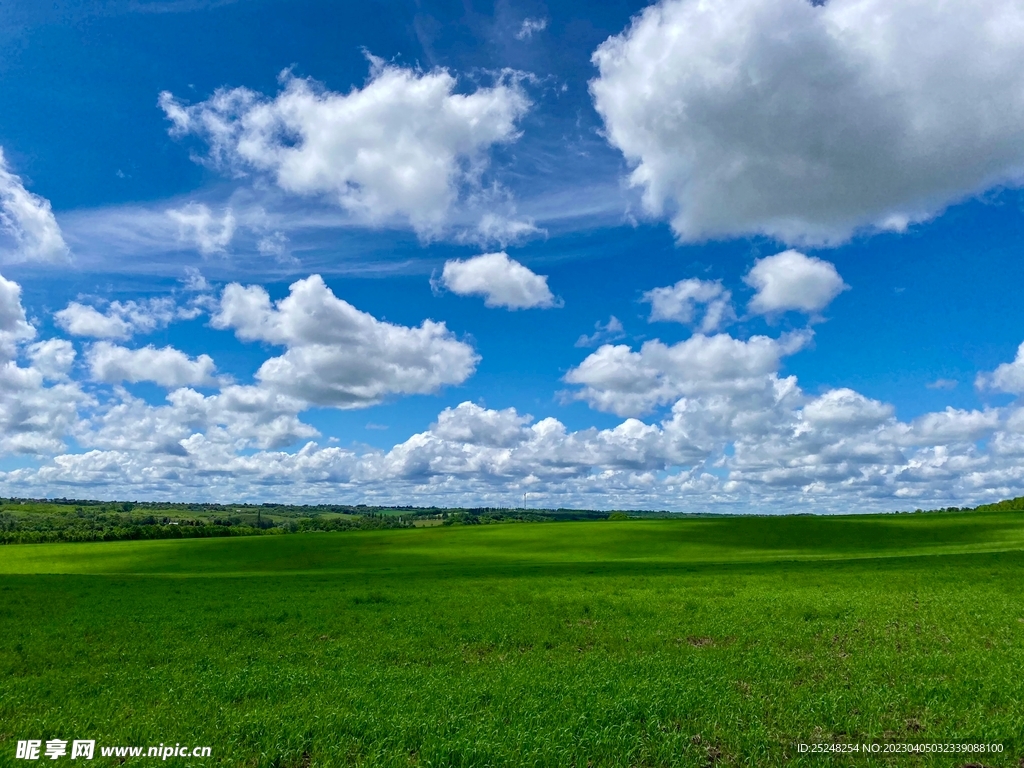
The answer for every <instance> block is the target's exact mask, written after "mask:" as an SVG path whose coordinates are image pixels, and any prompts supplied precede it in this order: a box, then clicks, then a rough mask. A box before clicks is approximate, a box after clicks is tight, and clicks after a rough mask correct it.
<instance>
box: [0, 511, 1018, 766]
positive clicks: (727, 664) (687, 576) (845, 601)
mask: <svg viewBox="0 0 1024 768" xmlns="http://www.w3.org/2000/svg"><path fill="white" fill-rule="evenodd" d="M1022 670H1024V515H1022V514H1021V513H1020V512H1000V511H992V512H973V513H948V514H928V515H889V516H879V517H843V518H813V517H788V518H737V519H723V518H718V519H692V520H643V521H640V520H630V521H624V522H613V521H602V522H578V523H559V524H544V525H528V524H517V525H513V524H508V525H493V526H455V527H437V528H424V529H415V530H413V529H400V530H381V531H354V532H346V533H305V534H294V535H290V536H261V537H251V538H222V539H193V540H164V541H118V542H105V543H76V544H39V545H19V546H8V547H3V548H0V765H17V764H22V765H26V764H28V763H25V762H24V761H18V760H15V759H14V754H15V750H14V744H15V742H16V740H18V739H27V738H37V739H43V740H45V739H49V738H69V739H70V738H89V739H96V740H97V741H98V742H100V743H105V744H125V745H150V744H157V743H159V742H168V743H173V742H180V743H182V744H197V745H209V746H211V747H212V748H213V757H212V758H206V759H203V760H198V759H196V760H191V759H189V760H183V759H177V760H176V759H174V758H172V759H170V760H168V762H176V763H177V764H179V765H182V764H193V765H249V766H312V765H317V766H344V765H364V766H410V765H416V766H467V767H468V766H474V767H475V766H580V767H581V768H582V767H583V766H595V767H596V766H620V765H622V766H676V765H679V766H707V765H712V764H718V765H749V766H762V765H783V764H791V765H936V766H938V765H943V766H945V765H949V766H954V765H955V766H963V765H966V764H971V763H976V764H983V765H986V766H1011V765H1013V766H1016V765H1018V762H1019V761H1020V759H1021V757H1022V756H1024V675H1022V674H1021V672H1022ZM810 742H817V743H827V742H853V743H879V744H881V743H892V742H915V743H930V742H973V743H979V742H984V743H999V744H1002V745H1003V751H1002V752H1001V753H997V754H986V755H978V756H971V755H948V754H943V755H936V754H917V755H905V754H904V755H896V756H894V755H890V756H885V755H876V756H874V757H868V756H865V755H864V754H863V753H861V754H857V755H846V756H830V757H827V758H822V757H820V756H814V755H802V754H800V753H799V752H798V747H797V745H798V744H800V743H810ZM97 762H98V763H102V762H104V761H103V760H102V759H100V758H97ZM108 762H109V761H108ZM129 762H130V763H133V764H139V765H142V764H146V763H147V762H148V763H151V762H152V759H150V760H146V759H145V758H139V759H136V760H131V761H129ZM53 764H63V761H57V762H56V763H53Z"/></svg>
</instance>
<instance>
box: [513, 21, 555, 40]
mask: <svg viewBox="0 0 1024 768" xmlns="http://www.w3.org/2000/svg"><path fill="white" fill-rule="evenodd" d="M547 28H548V20H547V19H530V18H526V19H523V23H522V26H520V27H519V31H518V32H516V40H529V39H530V38H531V37H533V33H534V32H543V31H544V30H545V29H547Z"/></svg>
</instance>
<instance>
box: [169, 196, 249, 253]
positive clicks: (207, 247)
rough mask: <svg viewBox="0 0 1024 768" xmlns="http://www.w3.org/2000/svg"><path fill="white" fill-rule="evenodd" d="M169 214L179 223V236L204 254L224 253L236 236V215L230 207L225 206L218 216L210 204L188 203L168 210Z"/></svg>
mask: <svg viewBox="0 0 1024 768" xmlns="http://www.w3.org/2000/svg"><path fill="white" fill-rule="evenodd" d="M167 215H168V216H169V217H170V218H171V219H172V220H173V221H174V222H175V223H177V225H178V238H179V239H180V240H181V241H182V242H185V243H188V244H189V245H193V246H195V248H196V249H197V250H198V251H199V252H200V253H201V254H203V255H204V256H209V255H211V254H214V253H223V252H224V250H225V249H226V248H227V247H228V246H229V245H230V244H231V238H233V237H234V236H235V215H234V213H232V211H231V209H230V208H225V209H224V213H223V215H221V216H220V217H219V218H218V217H216V216H214V215H213V211H211V210H210V206H208V205H205V204H203V203H188V204H187V205H185V206H184V207H182V208H176V209H171V210H168V211H167Z"/></svg>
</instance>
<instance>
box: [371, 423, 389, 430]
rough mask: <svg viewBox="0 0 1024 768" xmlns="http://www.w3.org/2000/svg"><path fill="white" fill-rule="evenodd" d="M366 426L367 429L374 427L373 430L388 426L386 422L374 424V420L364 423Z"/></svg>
mask: <svg viewBox="0 0 1024 768" xmlns="http://www.w3.org/2000/svg"><path fill="white" fill-rule="evenodd" d="M366 428H367V429H375V430H384V429H387V428H388V425H387V424H375V423H374V422H372V421H369V422H367V423H366Z"/></svg>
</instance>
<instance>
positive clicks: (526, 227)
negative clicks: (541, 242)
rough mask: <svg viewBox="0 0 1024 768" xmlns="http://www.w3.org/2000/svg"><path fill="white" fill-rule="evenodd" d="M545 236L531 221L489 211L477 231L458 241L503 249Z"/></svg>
mask: <svg viewBox="0 0 1024 768" xmlns="http://www.w3.org/2000/svg"><path fill="white" fill-rule="evenodd" d="M542 234H545V230H543V229H540V228H539V227H537V226H535V225H534V223H533V221H532V220H530V219H517V218H515V217H514V215H510V216H504V215H500V214H497V213H494V212H493V211H489V212H487V213H485V214H483V215H482V216H481V217H480V223H478V224H477V226H476V231H474V232H466V233H464V234H462V235H461V236H459V237H458V238H457V239H458V240H459V241H461V242H467V243H469V242H475V243H482V244H486V243H498V245H500V246H501V247H502V248H504V247H505V246H507V245H510V244H511V243H518V242H521V241H523V240H525V239H527V238H528V237H530V236H532V235H542Z"/></svg>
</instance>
